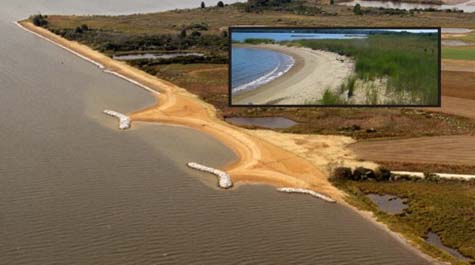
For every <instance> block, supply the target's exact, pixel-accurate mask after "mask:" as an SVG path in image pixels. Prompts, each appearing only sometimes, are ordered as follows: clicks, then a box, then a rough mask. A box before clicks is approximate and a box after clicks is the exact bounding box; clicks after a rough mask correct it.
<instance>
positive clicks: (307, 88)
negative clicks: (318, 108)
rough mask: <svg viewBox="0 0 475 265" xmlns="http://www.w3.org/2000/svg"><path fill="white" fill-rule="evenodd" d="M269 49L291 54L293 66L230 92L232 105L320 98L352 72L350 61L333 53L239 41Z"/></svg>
mask: <svg viewBox="0 0 475 265" xmlns="http://www.w3.org/2000/svg"><path fill="white" fill-rule="evenodd" d="M238 47H252V48H258V49H269V50H273V51H277V52H281V53H285V54H287V55H289V56H292V57H293V58H294V60H295V64H294V66H293V67H292V68H291V69H290V70H289V71H288V72H287V73H285V74H284V75H282V76H281V77H279V78H276V79H274V80H272V81H271V82H269V83H267V84H264V85H262V86H260V87H258V88H256V89H253V90H247V91H242V92H237V93H235V94H233V96H232V103H233V104H236V105H247V104H254V105H262V104H265V105H274V104H276V105H302V104H309V103H313V104H315V103H314V102H316V101H318V100H320V99H321V98H322V96H323V94H324V92H325V90H326V89H327V88H328V89H330V90H331V91H337V89H338V88H339V86H340V85H341V84H342V83H343V82H344V80H345V79H346V78H347V77H349V76H350V75H351V74H352V73H353V69H354V63H353V62H352V60H351V59H350V58H348V57H344V56H340V55H338V54H336V53H332V52H327V51H321V50H312V49H309V48H302V47H287V46H281V45H276V44H260V45H242V44H239V45H238Z"/></svg>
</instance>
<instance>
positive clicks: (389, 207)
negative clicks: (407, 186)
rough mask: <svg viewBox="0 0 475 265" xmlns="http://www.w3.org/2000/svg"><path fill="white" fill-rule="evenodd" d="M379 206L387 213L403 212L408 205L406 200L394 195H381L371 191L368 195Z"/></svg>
mask: <svg viewBox="0 0 475 265" xmlns="http://www.w3.org/2000/svg"><path fill="white" fill-rule="evenodd" d="M366 196H367V197H368V198H369V199H370V200H371V201H372V202H373V203H375V204H376V205H377V206H378V208H379V209H380V210H381V211H383V212H385V213H387V214H401V213H403V212H404V209H406V208H407V207H408V206H407V204H406V200H404V199H401V198H399V197H397V196H393V195H388V194H385V195H379V194H375V193H370V194H367V195H366Z"/></svg>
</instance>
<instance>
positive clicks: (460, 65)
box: [442, 59, 475, 93]
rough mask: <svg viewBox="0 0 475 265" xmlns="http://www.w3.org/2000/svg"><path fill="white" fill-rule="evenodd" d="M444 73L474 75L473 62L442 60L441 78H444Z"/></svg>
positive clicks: (474, 63) (474, 62)
mask: <svg viewBox="0 0 475 265" xmlns="http://www.w3.org/2000/svg"><path fill="white" fill-rule="evenodd" d="M445 71H449V72H471V73H475V61H473V60H472V61H470V60H450V59H444V60H442V78H444V75H445V73H444V72H445ZM442 82H443V80H442ZM443 92H444V91H442V93H443Z"/></svg>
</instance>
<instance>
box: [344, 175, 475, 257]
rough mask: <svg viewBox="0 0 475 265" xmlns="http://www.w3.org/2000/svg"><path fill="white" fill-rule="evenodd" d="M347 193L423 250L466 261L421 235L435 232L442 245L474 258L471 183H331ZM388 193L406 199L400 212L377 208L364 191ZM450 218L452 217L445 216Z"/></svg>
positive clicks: (474, 193)
mask: <svg viewBox="0 0 475 265" xmlns="http://www.w3.org/2000/svg"><path fill="white" fill-rule="evenodd" d="M335 184H336V185H337V186H338V187H340V188H342V189H343V190H345V191H347V192H348V193H349V194H350V197H349V199H348V200H349V201H350V202H351V203H352V204H353V205H355V206H357V207H358V208H360V209H364V210H369V211H371V212H373V213H374V214H375V216H376V217H377V218H378V220H380V221H382V222H384V223H386V224H388V226H389V227H390V228H391V230H393V231H397V232H400V233H402V234H404V235H405V236H406V237H407V238H409V239H410V240H412V241H414V242H417V243H418V244H419V245H420V246H421V247H422V248H423V249H425V250H426V251H430V252H431V253H433V254H434V255H436V256H439V257H445V259H446V260H450V262H451V263H452V264H468V263H467V262H463V261H461V260H459V259H456V258H453V257H451V256H448V254H447V253H445V252H442V251H440V250H438V249H436V248H435V247H433V246H432V245H429V244H428V243H426V242H425V241H424V240H423V238H424V237H425V236H426V234H427V233H428V232H429V231H430V232H434V233H436V234H437V235H438V236H439V237H440V238H441V240H442V243H443V244H444V245H446V246H449V247H452V248H455V249H457V250H458V251H459V252H460V253H462V254H463V255H465V256H466V257H471V258H472V260H474V259H475V231H474V230H473V229H471V228H472V226H473V223H474V222H475V219H474V218H475V204H474V203H473V201H474V200H475V184H474V183H473V182H472V183H462V182H458V181H447V180H445V181H439V182H431V181H421V180H420V181H405V180H400V181H394V182H375V181H350V180H341V181H337V182H336V183H335ZM368 193H377V194H390V195H395V196H398V197H400V198H406V199H407V200H408V205H409V208H408V209H406V210H405V211H404V213H402V214H400V215H389V214H386V213H384V212H382V211H379V210H378V208H377V206H376V205H375V204H373V203H372V202H371V201H370V200H369V199H368V198H367V197H366V196H365V194H368ZM448 217H452V218H448Z"/></svg>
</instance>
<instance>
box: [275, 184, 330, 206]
mask: <svg viewBox="0 0 475 265" xmlns="http://www.w3.org/2000/svg"><path fill="white" fill-rule="evenodd" d="M277 190H278V191H281V192H287V193H302V194H308V195H311V196H313V197H317V198H319V199H322V200H324V201H326V202H332V203H335V202H336V201H335V200H334V199H332V198H330V197H327V196H325V195H323V194H321V193H318V192H316V191H313V190H307V189H299V188H278V189H277Z"/></svg>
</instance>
